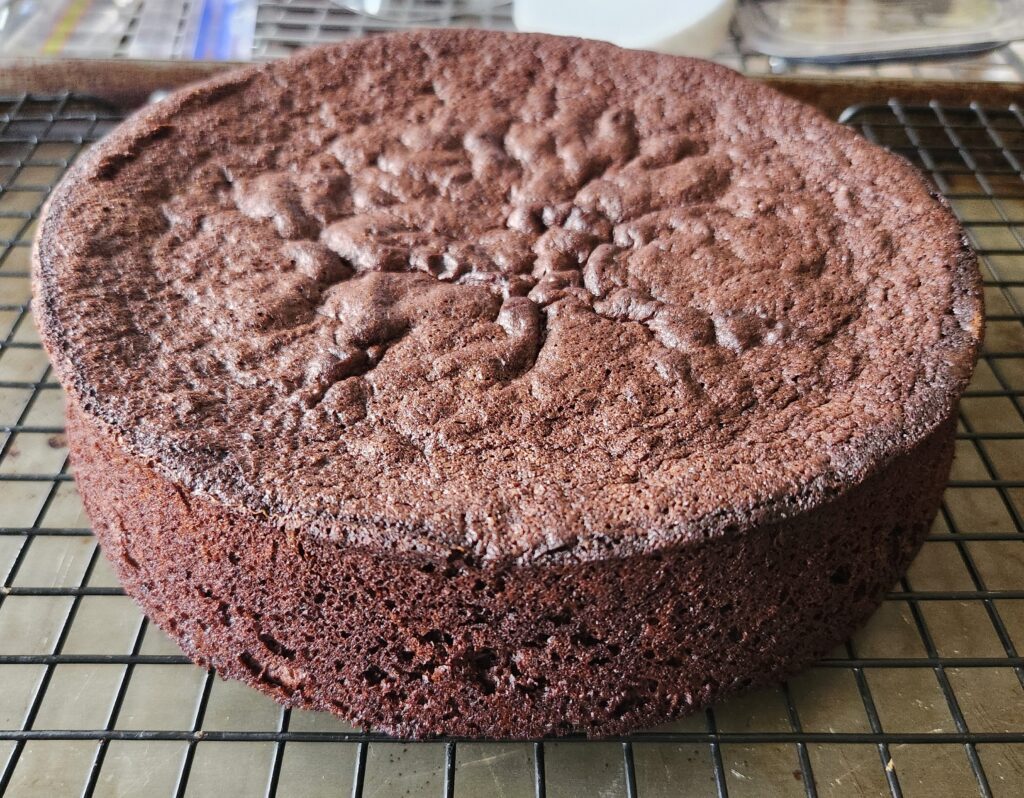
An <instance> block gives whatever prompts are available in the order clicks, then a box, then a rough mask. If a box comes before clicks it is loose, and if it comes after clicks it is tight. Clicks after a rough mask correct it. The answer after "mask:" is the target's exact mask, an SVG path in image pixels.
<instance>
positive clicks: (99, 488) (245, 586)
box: [68, 404, 954, 738]
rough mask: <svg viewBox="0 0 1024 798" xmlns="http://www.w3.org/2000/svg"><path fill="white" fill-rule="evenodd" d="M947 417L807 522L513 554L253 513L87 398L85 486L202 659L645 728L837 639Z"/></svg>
mask: <svg viewBox="0 0 1024 798" xmlns="http://www.w3.org/2000/svg"><path fill="white" fill-rule="evenodd" d="M953 433H954V421H953V419H952V418H950V419H948V420H947V421H946V422H945V423H944V424H942V425H941V426H940V427H939V428H938V429H937V430H935V431H934V432H933V433H932V434H931V435H929V436H928V438H926V439H925V440H924V441H922V442H921V443H920V444H918V445H917V446H915V447H914V449H913V450H912V451H910V452H908V453H906V454H904V455H901V456H900V457H898V458H896V459H895V460H893V461H891V462H890V463H888V464H887V465H886V466H885V468H883V469H882V470H880V471H879V472H877V473H876V474H874V475H872V476H871V477H870V478H868V479H867V480H865V481H864V482H863V483H861V484H860V485H858V486H856V487H854V488H853V489H851V490H849V491H847V492H844V493H842V494H839V495H837V496H835V497H833V498H832V500H830V501H827V502H823V503H822V504H820V505H819V506H817V507H815V508H813V509H812V510H809V511H808V512H806V513H801V514H798V515H796V516H794V517H793V518H792V519H789V520H787V521H783V522H779V523H775V524H769V525H765V526H754V527H751V528H740V529H735V530H732V531H730V532H729V533H727V534H724V535H721V536H719V537H717V538H714V539H711V540H707V541H704V542H703V543H701V544H699V545H697V544H694V543H692V542H684V543H682V544H680V545H677V546H674V547H669V548H665V549H662V550H660V551H658V552H655V553H652V554H645V555H639V556H633V557H626V558H612V559H606V560H595V561H591V562H587V563H582V564H581V563H576V564H572V563H568V564H567V563H561V564H560V563H557V562H552V563H545V562H539V563H535V564H533V565H529V566H527V565H510V566H507V567H501V568H496V567H494V566H490V565H486V564H483V565H482V564H480V563H478V562H475V561H474V560H473V558H472V556H471V555H470V554H468V553H466V552H462V553H460V552H458V551H453V552H452V553H451V555H450V556H449V557H447V558H433V557H429V556H423V555H398V554H393V553H385V552H381V551H380V550H376V549H367V548H364V547H352V546H349V545H346V544H344V543H343V542H340V541H330V540H327V539H325V538H324V537H323V536H322V535H320V534H309V533H308V532H304V531H303V530H284V529H282V528H281V526H280V525H278V524H276V523H275V522H274V519H267V518H261V517H258V516H255V515H240V514H239V513H237V512H236V511H233V510H230V509H227V508H224V507H223V506H220V505H218V504H216V503H214V502H212V501H210V500H209V499H206V498H204V497H201V496H196V495H193V494H189V493H188V492H186V491H184V490H182V489H181V488H180V487H179V486H177V485H175V484H173V483H171V482H169V481H168V480H167V479H166V478H165V477H163V476H162V475H161V474H160V473H159V472H158V471H156V470H155V469H154V468H153V467H152V464H150V463H146V462H144V461H141V460H139V459H138V458H135V457H133V456H131V455H129V454H127V453H126V452H125V451H124V450H123V448H122V447H121V446H120V445H119V444H118V442H117V440H116V436H115V435H113V434H111V431H110V430H109V429H103V427H102V426H101V425H100V424H99V423H98V422H96V421H95V419H94V418H92V417H90V416H89V415H88V414H85V413H83V412H82V411H81V410H80V409H79V408H78V407H77V406H76V405H74V404H72V405H71V406H70V409H69V418H68V439H69V446H70V448H71V452H72V457H73V461H74V464H75V473H76V478H77V480H78V483H79V485H80V489H81V493H82V497H83V501H84V503H85V506H86V509H87V511H88V513H89V516H90V518H91V519H92V521H93V524H94V529H95V532H96V535H97V536H98V538H99V539H100V542H101V544H102V547H103V551H104V553H105V554H106V556H107V557H108V558H109V559H110V561H111V563H112V564H113V566H114V568H115V570H116V571H117V573H118V576H119V578H120V580H121V581H122V583H123V584H124V585H125V588H126V590H127V591H128V593H129V594H130V595H132V596H133V597H134V598H135V599H136V600H137V601H138V602H139V603H140V604H141V605H142V607H143V609H144V610H145V611H146V613H147V615H148V616H149V617H150V618H151V619H152V620H153V621H154V622H155V623H157V624H158V625H159V626H160V628H162V629H163V630H164V631H165V632H167V633H168V634H169V635H170V636H171V637H173V638H174V639H175V640H176V641H177V642H178V643H179V645H181V647H182V648H183V649H184V651H185V652H186V653H187V654H188V655H189V656H190V657H192V658H193V659H195V660H196V661H197V662H199V663H200V664H203V665H209V666H213V667H215V668H216V669H217V671H218V672H219V673H220V674H221V675H223V676H227V677H231V678H235V679H239V680H241V681H244V682H246V683H248V684H250V685H252V686H253V687H255V688H257V689H259V690H261V691H263V692H265V693H267V694H269V695H271V696H272V697H274V698H275V699H277V700H278V701H280V702H282V703H284V704H287V705H289V706H295V707H303V708H310V709H319V710H326V711H329V712H333V713H335V714H338V715H341V716H343V717H345V718H347V719H349V720H350V721H352V722H354V723H356V724H359V725H365V726H368V727H372V728H373V729H375V730H379V731H386V732H390V733H393V734H397V735H402V736H412V737H423V736H430V735H437V734H448V735H455V736H466V737H515V738H525V737H538V736H541V735H546V734H555V735H559V734H566V733H570V732H578V731H583V732H585V733H586V734H588V735H590V736H603V735H612V734H618V733H625V732H628V731H631V730H634V729H636V728H642V727H645V726H650V725H653V724H657V723H662V722H666V721H668V720H671V719H673V718H675V717H678V716H680V715H683V714H686V713H688V712H691V711H693V710H694V709H696V708H698V707H701V706H704V705H707V704H710V703H712V702H714V701H716V700H718V699H719V698H721V697H723V696H726V695H729V694H731V693H734V692H737V691H740V690H743V689H745V688H747V687H749V686H754V685H761V684H769V683H774V682H777V681H780V680H782V679H783V678H785V677H786V676H787V675H789V674H791V673H793V672H794V671H795V670H797V669H799V668H800V667H801V666H803V665H805V664H807V663H808V662H810V661H813V660H814V659H817V658H819V657H821V656H823V655H824V654H825V653H827V652H828V651H829V650H830V648H831V647H833V646H834V645H835V644H837V643H838V642H840V641H841V640H843V639H845V638H846V637H847V636H848V635H849V634H850V633H851V632H852V631H853V630H854V629H855V628H856V627H857V626H858V625H859V624H860V623H862V622H863V621H864V620H865V619H866V618H867V616H868V615H869V614H870V613H871V612H872V611H873V610H874V609H875V607H876V606H877V605H878V603H879V601H880V600H881V598H882V596H883V594H884V593H885V591H887V590H888V589H890V588H891V586H892V585H893V584H894V583H895V581H896V580H897V578H898V577H899V576H900V575H902V574H903V572H904V571H905V569H906V567H907V565H908V564H909V562H910V560H911V559H912V557H913V556H914V554H915V553H916V551H917V549H918V548H919V546H920V544H921V542H922V540H923V538H924V536H925V535H926V534H927V532H928V529H929V527H930V525H931V522H932V520H933V518H934V515H935V511H936V507H937V506H938V503H939V499H940V495H941V492H942V489H943V487H944V484H945V480H946V477H947V473H948V469H949V464H950V460H951V458H952V452H953V441H954V435H953Z"/></svg>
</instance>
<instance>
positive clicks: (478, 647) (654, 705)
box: [33, 30, 982, 737]
mask: <svg viewBox="0 0 1024 798" xmlns="http://www.w3.org/2000/svg"><path fill="white" fill-rule="evenodd" d="M33 270H34V271H33V287H34V299H33V303H34V310H35V313H36V317H37V319H38V323H39V326H40V331H41V335H42V338H43V341H44V344H45V346H46V348H47V350H48V352H49V354H50V356H51V359H52V361H53V364H54V369H55V372H56V374H57V376H58V378H59V379H60V381H61V383H62V384H63V385H64V387H65V388H66V390H67V392H68V398H69V402H68V406H69V410H68V437H69V442H70V446H71V450H72V457H73V462H74V466H75V473H76V478H77V480H78V483H79V486H80V491H81V494H82V497H83V500H84V502H85V506H86V509H87V511H88V513H89V516H90V518H91V520H92V522H93V524H94V528H95V532H96V534H97V536H98V537H99V539H100V541H101V543H102V546H103V549H104V551H105V553H106V554H107V556H108V557H109V558H110V559H111V561H112V562H113V563H114V565H115V567H116V569H117V571H118V575H119V577H120V579H121V580H122V582H123V583H124V585H125V588H126V590H127V591H128V593H129V594H131V595H132V596H133V597H134V598H135V599H136V600H138V601H139V602H140V604H141V605H142V606H143V608H144V609H145V610H146V612H147V613H148V614H149V616H150V617H151V618H152V619H153V620H154V621H155V622H156V623H158V624H159V625H160V626H161V628H163V629H164V630H165V631H167V632H168V633H169V634H171V635H172V636H173V637H174V638H175V639H176V640H177V641H178V643H179V644H180V645H181V646H182V648H183V649H184V650H185V651H186V653H188V654H189V656H191V657H192V658H194V659H195V660H196V661H198V662H200V663H203V664H207V665H212V666H214V667H216V668H217V669H218V671H219V672H221V673H222V674H224V675H226V676H229V677H234V678H239V679H243V680H245V681H247V682H248V683H250V684H252V685H254V686H256V687H258V688H259V689H261V690H263V691H265V692H267V693H269V694H271V695H273V696H275V697H276V698H277V699H278V700H280V701H282V702H285V703H287V704H289V705H292V706H301V707H307V708H317V709H324V710H329V711H333V712H335V713H338V714H341V715H344V716H346V717H348V718H350V719H352V720H353V721H355V722H357V723H360V724H366V725H369V726H371V727H373V728H375V729H380V730H384V731H388V732H392V733H396V734H402V735H411V736H427V735H433V734H442V733H443V734H452V735H460V736H470V737H482V736H489V737H532V736H539V735H543V734H562V733H568V732H572V731H583V732H585V733H587V734H589V735H606V734H614V733H620V732H624V731H628V730H631V729H635V728H638V727H641V726H649V725H652V724H654V723H657V722H661V721H665V720H668V719H671V718H673V717H677V716H679V715H681V714H684V713H686V712H687V711H691V710H692V709H694V708H697V707H700V706H704V705H707V704H708V703H710V702H712V701H714V700H716V699H717V698H719V697H721V696H723V695H726V694H729V693H731V692H735V691H737V690H740V689H743V688H745V687H747V686H750V685H755V684H764V683H770V682H772V681H778V680H780V679H782V678H784V677H785V676H786V675H788V674H790V673H792V672H794V671H795V670H796V669H798V668H800V667H802V666H803V665H805V664H806V663H808V662H810V661H813V660H814V659H815V658H817V657H820V656H822V655H823V654H824V653H826V652H827V651H828V650H829V649H830V648H831V647H832V646H833V645H835V644H836V643H837V642H839V641H841V640H842V639H844V638H845V637H846V636H847V635H849V633H850V632H852V631H853V629H855V628H856V627H857V625H858V624H860V623H861V622H863V620H864V619H865V618H866V617H867V616H868V615H869V614H870V612H871V611H872V610H873V609H874V608H875V607H876V606H877V605H878V602H879V601H881V599H882V596H883V594H884V593H885V591H886V590H888V589H889V588H890V587H891V586H892V584H893V583H894V581H895V580H896V579H897V578H898V577H899V576H900V575H901V574H902V573H903V571H904V570H905V569H906V567H907V565H908V564H909V562H910V560H911V558H912V557H913V555H914V553H915V552H916V551H917V549H918V547H919V546H920V544H921V541H922V540H923V537H924V535H925V534H926V533H927V531H928V528H929V526H930V524H931V521H932V519H933V517H934V515H935V512H936V509H937V507H938V504H939V500H940V495H941V492H942V489H943V487H944V484H945V480H946V478H947V475H948V470H949V464H950V460H951V458H952V451H953V438H954V429H955V414H956V406H957V401H958V399H959V397H960V395H961V393H962V392H963V390H964V388H965V386H966V384H967V382H968V380H969V378H970V374H971V370H972V368H973V365H974V362H975V358H976V356H977V350H978V347H979V344H980V339H981V324H982V321H981V320H982V308H981V298H980V280H979V276H978V272H977V267H976V263H975V259H974V256H973V254H972V253H971V252H970V250H969V248H968V247H967V245H966V243H965V241H964V238H963V233H962V231H961V229H960V228H959V226H958V224H957V223H956V221H955V219H954V218H953V216H952V215H951V213H950V212H949V210H948V208H947V207H946V206H945V204H944V201H942V200H940V199H939V198H937V197H936V196H935V195H934V194H933V192H932V190H931V189H930V187H929V186H928V185H927V184H926V183H925V181H924V180H923V179H922V177H921V176H920V175H919V174H918V173H917V172H916V171H915V170H914V169H913V168H912V167H911V166H910V165H909V164H908V163H906V162H905V161H903V160H902V159H900V158H898V157H896V156H894V155H891V154H889V153H886V152H885V151H883V150H882V149H880V148H878V147H875V146H874V145H871V144H870V143H868V142H866V141H865V140H863V139H862V138H860V137H858V136H857V135H855V134H854V133H853V132H852V131H850V130H847V129H845V128H843V127H841V126H839V125H837V124H834V123H832V122H831V121H829V120H827V119H825V118H824V117H823V116H821V115H820V114H819V113H818V112H817V111H815V110H813V109H811V108H809V107H807V106H804V105H802V104H800V103H798V102H796V101H794V100H792V99H789V98H786V97H784V96H782V95H780V94H778V93H776V92H774V91H772V90H771V89H768V88H766V87H764V86H760V85H758V84H755V83H753V82H751V81H748V80H746V79H744V78H742V77H741V76H739V75H738V74H736V73H734V72H732V71H730V70H728V69H725V68H723V67H720V66H716V65H713V64H710V63H706V62H701V61H695V60H690V59H685V58H676V57H670V56H663V55H656V54H652V53H645V52H636V51H626V50H620V49H618V48H616V47H613V46H611V45H606V44H602V43H597V42H590V41H582V40H576V39H566V38H557V37H547V36H540V35H525V34H505V33H490V32H482V31H471V30H461V31H459V30H445V31H421V32H415V33H409V34H396V35H387V36H379V37H372V38H368V39H362V40H356V41H351V42H346V43H343V44H339V45H334V46H330V47H326V48H320V49H315V50H310V51H307V52H304V53H301V54H299V55H297V56H295V57H292V58H290V59H287V60H284V61H280V62H276V63H273V64H269V65H265V66H259V67H254V68H249V69H245V70H242V71H239V72H234V73H230V74H228V75H226V76H223V77H218V78H215V79H214V80H213V81H210V82H208V83H205V84H201V85H198V86H196V87H192V88H188V89H185V90H182V91H180V92H178V93H176V94H174V95H172V96H171V97H170V98H169V99H167V100H165V101H163V102H160V103H158V104H156V105H154V106H151V107H149V108H146V109H144V110H142V111H140V112H138V113H137V114H136V115H134V116H133V117H132V118H130V119H129V120H128V121H127V122H126V123H125V124H123V125H122V126H121V127H119V128H118V129H117V130H116V131H114V132H113V133H112V134H111V135H110V136H108V137H107V138H106V139H104V140H103V141H102V142H101V143H99V144H98V145H96V146H95V147H94V148H93V149H91V150H90V151H89V152H88V153H87V154H86V155H85V156H84V157H83V159H82V160H81V161H80V162H79V163H77V164H76V165H75V166H74V167H73V168H72V169H71V170H70V172H69V174H68V176H67V177H66V178H65V180H64V181H63V182H62V184H61V185H60V186H59V187H58V188H57V189H56V191H55V193H54V194H53V196H52V197H51V198H50V200H49V202H48V204H47V209H46V213H45V216H44V218H43V220H42V222H41V226H40V232H39V237H38V241H37V245H36V249H35V256H34V263H33Z"/></svg>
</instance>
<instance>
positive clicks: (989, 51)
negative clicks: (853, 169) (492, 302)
mask: <svg viewBox="0 0 1024 798" xmlns="http://www.w3.org/2000/svg"><path fill="white" fill-rule="evenodd" d="M452 25H455V26H473V27H484V28H498V29H509V30H511V29H520V30H530V31H545V32H550V33H561V34H568V35H579V36H586V37H589V38H596V39H605V40H609V41H613V42H615V43H616V44H621V45H623V46H627V47H641V48H646V49H654V50H661V51H665V52H672V53H677V54H686V55H698V56H703V57H711V58H714V59H715V60H718V61H720V62H722V63H725V64H727V65H729V66H732V67H734V68H737V69H740V70H742V71H744V72H747V73H750V74H796V75H809V76H820V75H823V74H835V73H839V74H841V75H844V76H850V77H854V76H858V75H860V76H865V77H883V78H915V79H922V80H956V79H963V80H970V81H1021V80H1024V44H1021V43H1019V42H1015V40H1016V39H1024V0H740V2H738V3H737V2H736V0H689V2H672V0H631V2H624V1H623V0H612V1H611V2H601V1H599V0H560V2H557V3H552V2H547V0H516V1H515V2H507V0H0V58H3V59H54V58H118V59H143V60H171V59H173V60H201V61H211V60H212V61H248V60H253V59H256V60H262V59H270V58H276V57H279V56H283V55H287V54H288V53H290V52H292V51H294V50H296V49H298V48H300V47H304V46H308V45H311V44H316V43H320V42H326V41H335V40H338V39H344V38H347V37H351V36H358V35H363V34H368V33H375V32H380V31H386V30H393V29H401V28H408V27H422V26H452Z"/></svg>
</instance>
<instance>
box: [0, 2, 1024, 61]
mask: <svg viewBox="0 0 1024 798" xmlns="http://www.w3.org/2000/svg"><path fill="white" fill-rule="evenodd" d="M105 1H106V2H112V1H114V0H105ZM245 1H246V2H247V3H254V4H256V6H257V9H256V22H255V30H254V31H253V33H252V36H253V38H252V48H251V52H249V53H239V55H238V58H239V59H240V60H247V59H248V58H253V59H256V60H266V59H270V58H278V57H281V56H285V55H288V54H290V53H292V52H294V51H295V50H297V49H299V48H301V47H309V46H312V45H315V44H323V43H324V42H331V41H338V40H340V39H347V38H351V37H354V36H361V35H365V34H368V33H377V32H381V31H387V30H400V29H403V28H407V27H409V26H410V24H416V25H420V26H422V25H425V24H429V25H438V26H444V27H451V26H460V25H461V26H469V27H478V28H488V29H493V30H510V29H511V28H512V19H511V6H510V5H508V4H505V5H498V6H496V7H494V8H492V9H490V10H487V11H484V10H481V11H480V12H479V13H477V14H462V13H458V12H459V9H460V8H461V6H459V5H458V3H459V0H404V4H405V7H406V8H407V9H408V12H409V13H410V14H411V13H413V12H414V11H415V10H416V9H419V8H421V7H429V9H430V13H431V14H433V15H435V17H436V19H435V21H433V22H429V23H424V22H420V23H411V22H410V21H408V20H402V19H397V20H395V19H391V20H385V19H379V18H375V17H372V16H366V15H364V14H358V13H355V12H352V11H350V10H348V9H346V8H343V7H342V6H341V5H339V4H338V2H336V0H245ZM943 1H944V0H943ZM1018 1H1020V0H1018ZM40 2H51V3H53V2H57V3H64V4H66V3H68V2H85V0H0V54H2V56H3V57H4V58H16V57H22V58H29V57H39V56H47V55H48V56H60V55H63V56H65V57H70V56H75V57H80V58H84V57H89V58H126V57H129V58H140V57H143V56H144V50H145V48H144V47H143V44H145V42H144V41H143V44H137V43H136V42H137V41H141V40H142V37H140V30H144V29H145V27H146V26H145V24H143V22H142V20H143V18H144V16H145V15H146V14H153V13H156V12H154V8H156V9H157V10H159V8H160V7H169V8H171V10H173V9H175V8H178V7H180V3H179V2H178V0H116V2H117V3H120V5H121V7H122V8H123V13H124V15H123V17H119V20H121V22H119V24H118V25H117V26H114V27H113V28H111V29H110V30H108V31H107V33H106V34H105V35H103V36H98V37H96V38H94V39H90V38H89V37H88V36H86V35H82V36H80V37H79V39H78V40H77V43H76V45H75V49H74V50H73V51H66V50H63V49H59V48H57V49H55V51H54V52H49V53H43V52H40V51H39V50H38V48H36V49H33V48H31V47H22V46H18V45H17V43H16V42H15V41H14V39H13V38H12V31H14V30H15V29H16V28H17V26H16V25H15V23H14V21H13V20H16V18H17V19H21V18H22V17H23V16H24V15H22V17H18V15H16V14H13V13H12V12H11V9H18V8H22V9H24V8H36V7H38V4H39V3H40ZM93 4H95V5H96V7H97V8H98V7H100V6H102V5H104V0H92V3H90V5H93ZM147 6H148V7H149V10H148V11H146V10H145V9H146V8H147ZM5 10H7V12H8V13H7V15H6V17H5V15H4V14H5ZM5 19H6V20H7V22H5V21H4V20H5ZM166 24H168V25H170V26H171V27H174V24H175V23H174V22H173V21H171V20H168V22H167V23H166ZM179 24H180V22H179ZM166 44H167V43H166V41H165V42H164V43H163V44H162V45H161V48H162V49H161V52H162V51H163V50H165V49H166ZM51 49H54V48H51ZM148 57H149V58H155V57H159V56H158V55H154V56H148ZM715 60H716V61H719V62H721V63H723V64H726V65H727V66H731V67H733V68H734V69H738V70H740V71H741V72H745V73H746V74H748V75H765V74H786V75H796V76H809V77H817V76H829V77H833V76H834V77H845V78H860V77H871V78H882V79H889V78H896V79H915V80H922V79H923V80H957V81H1021V80H1024V44H1021V43H1016V44H1011V45H1008V46H1006V47H1002V48H1000V49H998V50H996V51H994V52H991V53H985V54H981V55H978V56H976V57H972V58H964V59H957V60H948V59H946V60H934V61H914V62H908V63H885V64H858V65H853V66H845V65H836V64H804V63H798V62H795V61H788V60H786V59H785V58H779V57H769V56H765V55H758V54H756V53H752V52H744V51H743V50H742V49H741V48H740V46H739V43H738V41H737V40H736V39H734V38H732V39H730V40H729V41H728V42H727V43H726V45H725V47H724V48H723V49H722V51H721V52H719V53H718V54H717V55H716V56H715ZM0 66H2V65H0Z"/></svg>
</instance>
